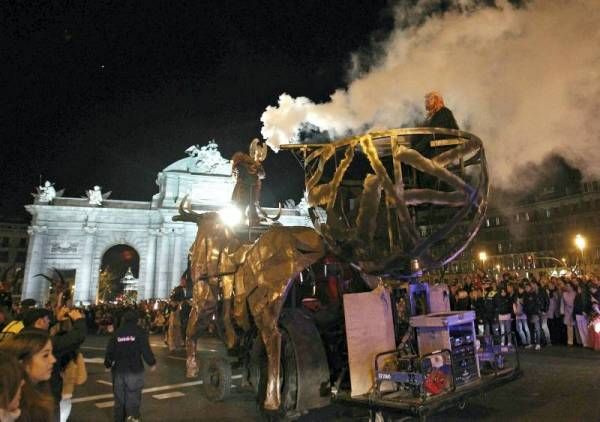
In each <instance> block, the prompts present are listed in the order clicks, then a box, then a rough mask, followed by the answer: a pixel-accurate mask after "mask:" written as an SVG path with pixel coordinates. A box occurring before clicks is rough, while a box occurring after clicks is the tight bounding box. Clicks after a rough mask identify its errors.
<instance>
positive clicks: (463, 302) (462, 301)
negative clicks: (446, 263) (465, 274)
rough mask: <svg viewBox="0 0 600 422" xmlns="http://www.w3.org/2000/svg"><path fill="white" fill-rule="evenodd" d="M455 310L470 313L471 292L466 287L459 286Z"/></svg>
mask: <svg viewBox="0 0 600 422" xmlns="http://www.w3.org/2000/svg"><path fill="white" fill-rule="evenodd" d="M454 302H455V305H454V309H455V310H457V311H468V310H470V309H471V299H470V298H469V292H468V291H467V290H466V289H465V287H464V286H462V285H461V286H459V287H458V289H457V292H456V298H455V301H454Z"/></svg>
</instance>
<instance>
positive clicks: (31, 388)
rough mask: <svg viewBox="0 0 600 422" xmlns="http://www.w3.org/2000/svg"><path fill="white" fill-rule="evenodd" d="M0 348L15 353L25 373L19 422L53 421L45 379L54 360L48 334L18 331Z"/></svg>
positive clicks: (50, 372) (46, 379) (49, 373)
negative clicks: (18, 332)
mask: <svg viewBox="0 0 600 422" xmlns="http://www.w3.org/2000/svg"><path fill="white" fill-rule="evenodd" d="M0 351H4V352H5V353H8V354H10V355H12V356H14V357H15V358H16V359H17V360H18V361H19V362H20V363H21V366H22V368H23V370H24V371H25V374H26V376H25V384H24V386H23V394H22V400H21V417H20V419H19V421H23V422H46V421H52V420H53V417H54V399H53V398H52V395H51V393H50V385H49V383H48V380H49V379H50V376H51V375H52V368H53V366H54V363H55V362H56V359H55V358H54V355H53V354H52V342H51V341H50V336H49V335H48V334H46V333H42V332H31V331H30V332H25V333H20V334H18V335H16V336H14V337H12V338H10V339H8V340H5V341H3V342H2V343H1V344H0Z"/></svg>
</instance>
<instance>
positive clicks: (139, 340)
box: [104, 321, 156, 373]
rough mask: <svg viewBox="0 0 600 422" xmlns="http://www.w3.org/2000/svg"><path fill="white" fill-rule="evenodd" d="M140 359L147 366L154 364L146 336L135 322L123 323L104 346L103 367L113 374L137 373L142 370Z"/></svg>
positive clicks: (154, 360) (142, 365)
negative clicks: (110, 369) (110, 370)
mask: <svg viewBox="0 0 600 422" xmlns="http://www.w3.org/2000/svg"><path fill="white" fill-rule="evenodd" d="M142 358H143V359H144V362H146V364H147V365H150V366H153V365H155V364H156V359H154V353H152V349H151V348H150V342H149V341H148V335H147V334H146V332H145V331H144V330H142V329H141V328H140V327H138V325H137V324H136V322H135V321H131V322H125V323H123V325H121V327H119V329H118V330H117V331H115V333H114V334H113V336H112V337H111V339H110V341H109V342H108V345H107V346H106V356H105V358H104V366H106V367H107V368H112V370H113V371H114V372H133V373H138V372H142V371H143V370H144V364H143V363H142Z"/></svg>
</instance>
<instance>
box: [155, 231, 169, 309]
mask: <svg viewBox="0 0 600 422" xmlns="http://www.w3.org/2000/svg"><path fill="white" fill-rule="evenodd" d="M170 232H171V230H169V229H166V228H164V227H163V228H161V229H160V235H161V236H160V239H159V242H158V243H159V246H158V266H157V270H156V273H157V274H156V275H157V277H156V286H157V288H156V291H155V293H154V296H155V297H157V298H166V297H167V296H168V295H169V291H168V289H169V243H170V242H169V241H170V236H169V233H170Z"/></svg>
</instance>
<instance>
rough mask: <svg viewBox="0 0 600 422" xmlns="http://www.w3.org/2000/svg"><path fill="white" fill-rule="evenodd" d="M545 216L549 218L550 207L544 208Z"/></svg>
mask: <svg viewBox="0 0 600 422" xmlns="http://www.w3.org/2000/svg"><path fill="white" fill-rule="evenodd" d="M546 218H550V208H546Z"/></svg>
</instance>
